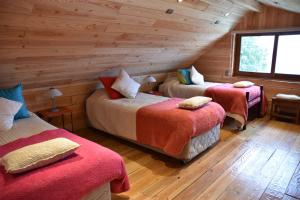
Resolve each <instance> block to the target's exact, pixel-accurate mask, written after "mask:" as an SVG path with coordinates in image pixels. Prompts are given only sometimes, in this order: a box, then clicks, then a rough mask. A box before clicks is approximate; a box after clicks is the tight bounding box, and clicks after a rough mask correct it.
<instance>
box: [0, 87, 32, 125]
mask: <svg viewBox="0 0 300 200" xmlns="http://www.w3.org/2000/svg"><path fill="white" fill-rule="evenodd" d="M0 97H3V98H5V99H9V100H12V101H17V102H20V103H22V107H21V108H20V110H19V111H18V112H17V113H16V115H15V117H14V119H15V120H17V119H23V118H28V117H29V112H28V110H27V108H26V104H25V101H24V97H23V88H22V85H21V84H18V85H16V86H15V87H13V88H8V89H0Z"/></svg>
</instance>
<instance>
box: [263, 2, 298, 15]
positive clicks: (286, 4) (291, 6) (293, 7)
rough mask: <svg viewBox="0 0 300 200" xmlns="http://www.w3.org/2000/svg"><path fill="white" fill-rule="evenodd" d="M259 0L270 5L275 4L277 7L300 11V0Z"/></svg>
mask: <svg viewBox="0 0 300 200" xmlns="http://www.w3.org/2000/svg"><path fill="white" fill-rule="evenodd" d="M258 1H259V2H261V3H264V4H267V5H270V6H275V7H277V8H281V9H285V10H288V11H292V12H297V13H300V1H299V0H258Z"/></svg>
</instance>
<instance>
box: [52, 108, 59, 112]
mask: <svg viewBox="0 0 300 200" xmlns="http://www.w3.org/2000/svg"><path fill="white" fill-rule="evenodd" d="M58 111H59V109H58V108H51V109H50V112H58Z"/></svg>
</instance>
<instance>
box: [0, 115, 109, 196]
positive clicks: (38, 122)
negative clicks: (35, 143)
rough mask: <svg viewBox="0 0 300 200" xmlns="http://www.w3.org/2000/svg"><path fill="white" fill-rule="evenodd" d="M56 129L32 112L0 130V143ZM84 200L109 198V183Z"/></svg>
mask: <svg viewBox="0 0 300 200" xmlns="http://www.w3.org/2000/svg"><path fill="white" fill-rule="evenodd" d="M53 129H57V128H56V127H55V126H52V125H51V124H49V123H47V122H45V121H44V120H42V119H41V118H39V117H38V116H37V115H35V114H34V113H30V117H29V118H26V119H21V120H17V121H15V122H14V126H13V128H12V129H11V130H9V131H1V132H0V145H4V144H7V143H9V142H12V141H14V140H16V139H19V138H26V137H29V136H32V135H35V134H39V133H41V132H42V131H45V130H53ZM83 199H84V200H95V199H97V200H98V199H101V200H110V199H111V192H110V184H109V183H106V184H104V185H101V186H99V187H98V188H96V189H95V190H94V191H93V192H91V193H90V194H88V195H86V197H84V198H83Z"/></svg>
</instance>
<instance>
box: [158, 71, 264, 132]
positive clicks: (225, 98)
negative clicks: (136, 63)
mask: <svg viewBox="0 0 300 200" xmlns="http://www.w3.org/2000/svg"><path fill="white" fill-rule="evenodd" d="M159 91H160V92H161V93H162V94H163V95H164V96H168V97H179V98H190V97H193V96H208V97H211V98H212V99H213V101H215V102H217V103H219V104H220V105H221V106H222V107H223V108H224V110H225V111H226V115H227V116H229V117H232V118H234V119H235V120H236V121H237V122H238V126H239V128H243V129H245V128H246V123H247V120H248V113H249V109H251V108H253V110H254V109H255V110H256V116H261V115H263V114H265V112H266V100H265V96H264V91H263V87H262V86H252V87H249V88H235V87H233V85H232V84H229V83H213V82H205V83H204V85H184V84H180V82H179V81H178V79H177V78H176V77H173V76H171V77H169V78H167V79H166V80H165V81H164V83H163V84H161V85H160V86H159Z"/></svg>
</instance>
